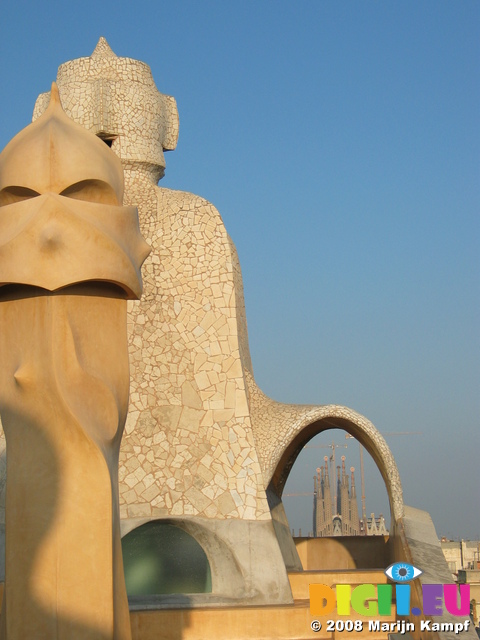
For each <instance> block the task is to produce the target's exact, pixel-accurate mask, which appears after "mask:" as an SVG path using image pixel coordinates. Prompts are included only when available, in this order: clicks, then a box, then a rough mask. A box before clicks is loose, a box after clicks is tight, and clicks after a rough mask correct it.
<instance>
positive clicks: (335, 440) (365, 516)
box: [282, 429, 390, 537]
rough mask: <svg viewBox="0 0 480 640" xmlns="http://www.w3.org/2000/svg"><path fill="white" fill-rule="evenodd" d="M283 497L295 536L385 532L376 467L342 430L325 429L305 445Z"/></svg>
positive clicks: (384, 502) (384, 497)
mask: <svg viewBox="0 0 480 640" xmlns="http://www.w3.org/2000/svg"><path fill="white" fill-rule="evenodd" d="M342 493H343V495H342ZM342 498H343V504H342ZM282 500H283V504H284V506H285V512H286V514H287V518H288V522H289V524H290V529H291V532H292V535H293V536H294V537H327V536H333V535H373V534H375V533H378V534H385V533H388V531H389V528H390V506H389V501H388V494H387V490H386V487H385V482H384V481H383V478H382V476H381V474H380V471H379V470H378V467H377V465H376V464H375V462H374V460H373V459H372V457H371V456H370V454H369V453H368V452H367V451H366V450H365V449H364V448H363V447H362V445H360V444H359V442H358V441H357V440H356V439H355V438H353V437H352V436H350V434H348V433H347V432H345V431H342V430H341V429H330V430H328V431H324V432H322V433H320V434H318V435H317V436H315V437H313V438H312V439H311V440H310V441H309V442H308V443H307V444H306V445H305V446H304V447H303V449H302V450H301V452H300V454H299V455H298V457H297V459H296V461H295V463H294V465H293V467H292V469H291V470H290V473H289V476H288V479H287V482H286V484H285V488H284V490H283V494H282ZM342 511H343V513H342ZM334 521H335V522H334Z"/></svg>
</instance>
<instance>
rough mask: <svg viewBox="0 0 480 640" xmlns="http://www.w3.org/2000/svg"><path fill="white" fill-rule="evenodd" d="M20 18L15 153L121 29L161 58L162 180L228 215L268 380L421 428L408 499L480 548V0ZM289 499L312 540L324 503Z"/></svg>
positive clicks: (400, 427)
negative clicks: (65, 83) (36, 113)
mask: <svg viewBox="0 0 480 640" xmlns="http://www.w3.org/2000/svg"><path fill="white" fill-rule="evenodd" d="M2 14H3V19H2V24H3V29H2V38H1V40H0V59H1V65H0V81H1V86H2V88H3V100H2V109H1V110H2V114H1V119H0V148H1V147H3V146H4V145H5V144H6V143H7V142H8V140H9V139H10V138H11V137H12V136H13V135H14V134H15V133H17V132H18V131H19V130H20V129H21V128H23V127H24V126H25V125H26V124H28V122H29V121H30V118H31V113H32V109H33V104H34V102H35V98H36V96H37V95H38V93H40V92H43V91H46V90H48V89H49V86H50V83H51V81H52V80H53V79H54V78H55V76H56V70H57V67H58V65H59V64H61V63H62V62H64V61H66V60H70V59H72V58H76V57H80V56H85V55H89V54H90V53H91V52H92V51H93V49H94V47H95V44H96V42H97V40H98V38H99V37H100V36H101V35H103V36H105V37H106V38H107V40H108V42H109V44H110V46H111V47H112V49H113V50H114V51H115V53H117V55H121V56H128V57H132V58H137V59H140V60H143V61H145V62H147V63H148V64H149V65H150V66H151V68H152V72H153V76H154V79H155V81H156V83H157V86H158V88H159V89H160V91H162V92H164V93H168V94H171V95H174V96H175V98H176V99H177V104H178V108H179V112H180V139H179V143H178V147H177V150H176V151H174V152H172V153H168V154H167V155H166V160H167V170H166V175H165V178H164V179H163V180H162V182H161V185H162V186H165V187H169V188H173V189H182V190H187V191H192V192H194V193H198V194H200V195H202V196H204V197H206V198H207V199H209V200H210V201H212V202H213V203H214V204H215V205H216V206H217V208H218V209H219V211H220V213H221V214H222V217H223V219H224V222H225V225H226V227H227V230H228V231H229V233H230V235H231V236H232V238H233V240H234V241H235V244H236V246H237V249H238V252H239V256H240V261H241V265H242V270H243V276H244V285H245V296H246V304H247V319H248V326H249V335H250V346H251V350H252V358H253V364H254V371H255V375H256V379H257V382H258V383H259V385H260V386H261V388H262V389H263V390H264V391H265V392H266V393H267V394H268V395H270V396H272V397H273V398H275V399H278V400H281V401H284V402H297V403H318V404H329V403H339V404H344V405H347V406H350V407H352V408H353V409H355V410H357V411H359V412H360V413H363V414H364V415H366V416H367V417H368V418H369V419H370V420H371V421H372V422H373V423H374V424H375V425H376V426H377V428H378V429H379V430H380V431H382V432H392V431H393V432H398V431H420V432H421V435H411V436H398V437H391V439H389V440H388V442H389V444H390V446H391V448H392V451H393V453H394V455H395V457H396V459H397V463H398V466H399V470H400V475H401V478H402V481H403V486H404V494H405V501H406V503H407V504H410V505H412V506H416V507H419V508H423V509H427V510H428V511H430V513H431V515H432V517H433V520H434V522H435V525H436V527H437V532H438V534H439V535H451V536H459V537H470V538H473V537H477V538H480V518H479V513H480V511H479V507H480V504H479V498H478V486H479V481H480V472H479V451H480V446H479V445H480V425H479V415H480V411H479V410H480V406H479V405H480V402H479V381H480V364H479V363H480V338H479V335H480V334H479V316H480V303H479V299H480V297H479V293H480V286H479V285H480V277H479V258H478V256H479V248H480V247H479V244H480V228H479V226H480V225H479V205H480V185H479V164H480V163H479V159H480V158H479V149H480V145H479V142H480V140H479V138H480V135H479V126H478V125H479V113H480V111H479V107H480V81H479V77H480V76H479V71H480V68H479V67H480V38H479V36H480V4H479V3H478V2H476V1H472V2H470V1H461V0H460V1H457V2H450V1H448V2H445V1H443V0H436V1H435V2H433V1H428V0H427V1H424V2H421V3H418V2H412V1H409V0H404V1H402V2H400V1H397V2H395V1H390V2H373V1H361V2H357V1H355V2H353V1H352V2H348V1H345V2H338V1H333V0H332V1H330V0H326V1H323V2H322V1H316V2H311V1H306V0H304V1H302V2H299V3H293V2H284V1H281V0H277V1H268V2H267V1H263V2H262V1H260V2H250V1H248V2H247V1H244V2H235V3H234V2H230V1H228V2H220V1H218V2H217V1H215V2H213V1H207V2H199V1H195V2H194V1H184V2H180V1H179V2H157V1H155V2H153V1H152V2H139V3H137V4H135V5H134V3H132V2H126V1H125V0H121V1H119V2H111V1H108V0H107V1H106V2H102V3H98V2H93V1H92V0H86V1H84V2H81V3H79V4H78V5H76V6H75V7H74V6H73V3H63V2H45V3H33V2H25V1H23V2H22V0H19V1H17V2H15V3H14V2H12V1H11V0H7V1H6V2H5V3H4V4H3V6H2ZM336 438H337V441H338V443H341V444H343V443H344V439H343V436H342V435H341V434H340V435H337V436H336ZM319 440H320V442H321V443H322V444H328V443H329V442H331V440H332V434H328V433H327V434H326V435H325V436H323V438H322V437H319ZM325 451H327V450H323V449H318V450H317V451H315V450H314V449H310V450H308V451H306V450H305V453H304V454H302V459H301V460H300V461H299V463H298V465H296V467H295V468H294V472H292V477H291V480H290V482H289V486H288V489H289V490H290V491H292V492H307V491H310V490H311V486H312V480H311V478H312V476H313V474H314V470H315V467H316V466H318V465H319V464H320V463H321V461H322V459H323V456H324V455H325ZM342 451H343V450H342ZM347 451H348V453H347V465H348V466H350V464H352V463H353V464H354V465H355V466H356V467H358V462H356V458H355V456H356V455H357V453H356V451H357V447H353V446H351V445H349V449H348V450H347ZM319 452H320V453H319ZM381 484H382V483H381V481H380V480H379V479H378V476H377V475H375V470H374V469H373V468H371V466H369V465H367V511H368V512H369V513H370V511H376V512H379V511H383V512H384V513H386V512H387V506H386V499H385V494H384V490H383V487H382V486H381ZM288 500H289V503H288V510H289V517H290V519H291V521H292V522H291V525H292V527H295V529H298V528H299V527H302V530H303V531H304V532H306V531H308V530H309V529H311V499H310V498H306V504H304V503H305V500H302V499H298V500H295V499H293V498H289V499H288ZM292 501H293V502H292Z"/></svg>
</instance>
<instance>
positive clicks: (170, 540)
mask: <svg viewBox="0 0 480 640" xmlns="http://www.w3.org/2000/svg"><path fill="white" fill-rule="evenodd" d="M122 553H123V565H124V571H125V582H126V586H127V594H128V595H129V596H149V595H161V594H187V593H188V594H191V593H211V592H212V575H211V571H210V563H209V562H208V558H207V555H206V554H205V551H204V550H203V549H202V547H201V546H200V545H199V543H198V542H197V541H196V540H195V538H193V536H191V535H190V534H188V533H187V532H186V531H184V530H183V529H181V528H180V527H176V526H175V525H173V524H170V523H165V522H162V521H158V520H153V521H151V522H147V523H146V524H143V525H142V526H140V527H138V528H136V529H133V530H132V531H130V532H129V533H127V535H126V536H124V537H123V538H122Z"/></svg>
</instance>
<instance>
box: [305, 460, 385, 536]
mask: <svg viewBox="0 0 480 640" xmlns="http://www.w3.org/2000/svg"><path fill="white" fill-rule="evenodd" d="M324 460H325V465H324V466H322V467H319V468H318V469H317V475H316V476H314V478H313V482H314V493H313V537H314V538H324V537H327V536H361V535H366V536H381V535H387V534H388V531H387V527H386V524H385V518H384V517H383V515H380V516H379V517H377V518H376V517H375V514H373V513H372V514H371V515H370V518H364V519H360V518H359V515H358V505H357V493H356V488H355V474H354V472H355V469H354V467H350V473H351V476H349V475H348V474H347V472H346V470H345V456H342V466H341V467H340V466H338V467H337V481H336V490H334V488H332V486H331V483H330V473H329V469H328V457H327V456H325V459H324Z"/></svg>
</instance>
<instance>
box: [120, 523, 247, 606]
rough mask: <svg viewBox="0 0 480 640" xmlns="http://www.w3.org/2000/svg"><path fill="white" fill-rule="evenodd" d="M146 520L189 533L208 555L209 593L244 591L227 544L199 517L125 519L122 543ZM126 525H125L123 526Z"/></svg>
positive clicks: (238, 593) (231, 595) (238, 594)
mask: <svg viewBox="0 0 480 640" xmlns="http://www.w3.org/2000/svg"><path fill="white" fill-rule="evenodd" d="M147 523H160V524H162V525H171V526H174V527H177V528H178V529H180V530H182V531H184V532H185V533H187V534H188V535H189V536H191V537H192V538H193V539H194V540H195V541H196V542H197V543H198V545H199V546H200V547H201V549H202V550H203V552H204V553H205V555H206V557H207V561H208V564H209V566H210V573H211V594H213V595H220V596H224V597H227V598H238V597H242V596H243V595H244V592H245V584H244V578H243V575H242V571H241V569H240V567H239V565H238V562H237V560H236V558H235V556H234V554H233V553H232V551H231V549H230V548H229V546H228V545H227V544H226V543H225V541H224V540H222V539H221V538H220V537H219V536H218V535H217V534H216V533H215V532H214V531H212V530H211V529H209V528H208V527H207V526H204V524H203V523H202V522H200V521H199V519H183V518H175V517H173V518H141V519H138V520H135V521H133V520H131V521H124V522H123V523H122V524H123V525H124V526H123V531H122V542H123V540H125V538H126V537H127V536H128V535H130V534H131V533H132V532H134V531H138V529H140V528H141V527H142V526H144V525H145V524H147ZM125 525H127V526H126V527H125Z"/></svg>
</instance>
